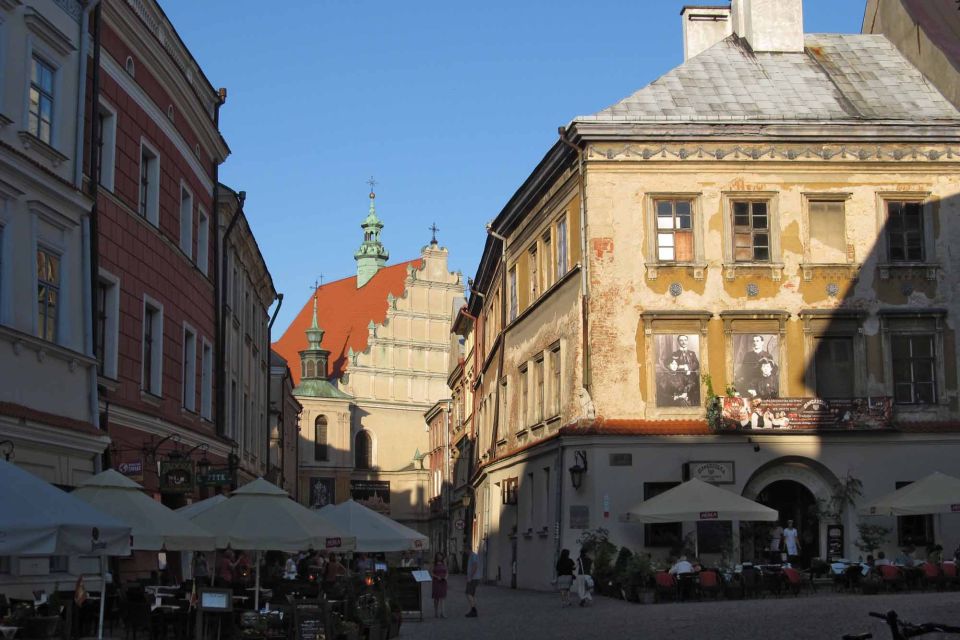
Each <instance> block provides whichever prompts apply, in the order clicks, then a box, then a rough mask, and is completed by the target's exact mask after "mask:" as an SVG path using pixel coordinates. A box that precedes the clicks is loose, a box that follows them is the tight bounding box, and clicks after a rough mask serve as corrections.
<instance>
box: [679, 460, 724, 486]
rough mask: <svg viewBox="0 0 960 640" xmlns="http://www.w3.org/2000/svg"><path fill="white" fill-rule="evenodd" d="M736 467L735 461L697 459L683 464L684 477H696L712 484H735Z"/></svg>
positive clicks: (685, 478)
mask: <svg viewBox="0 0 960 640" xmlns="http://www.w3.org/2000/svg"><path fill="white" fill-rule="evenodd" d="M735 470H736V467H735V466H734V463H733V461H722V462H721V461H702V462H700V461H697V462H686V463H684V465H683V479H684V480H690V479H692V478H696V479H697V480H702V481H704V482H709V483H711V484H734V483H735V482H736V473H735Z"/></svg>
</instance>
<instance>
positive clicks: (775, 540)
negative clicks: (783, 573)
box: [769, 522, 783, 564]
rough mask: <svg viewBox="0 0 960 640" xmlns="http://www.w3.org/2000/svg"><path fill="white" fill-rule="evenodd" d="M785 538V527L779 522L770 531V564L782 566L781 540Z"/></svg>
mask: <svg viewBox="0 0 960 640" xmlns="http://www.w3.org/2000/svg"><path fill="white" fill-rule="evenodd" d="M781 538H783V527H781V526H780V523H779V522H777V523H776V524H774V525H773V529H771V530H770V549H769V550H770V553H769V555H770V559H769V562H770V564H780V540H781Z"/></svg>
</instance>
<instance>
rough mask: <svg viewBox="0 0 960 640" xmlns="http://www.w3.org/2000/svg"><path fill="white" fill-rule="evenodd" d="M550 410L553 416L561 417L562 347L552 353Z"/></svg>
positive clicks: (554, 349)
mask: <svg viewBox="0 0 960 640" xmlns="http://www.w3.org/2000/svg"><path fill="white" fill-rule="evenodd" d="M550 378H551V380H550V400H551V402H550V408H551V412H550V413H551V415H554V416H559V415H560V345H557V346H556V347H554V348H553V349H552V350H551V351H550Z"/></svg>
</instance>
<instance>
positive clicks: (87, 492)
mask: <svg viewBox="0 0 960 640" xmlns="http://www.w3.org/2000/svg"><path fill="white" fill-rule="evenodd" d="M73 495H74V496H76V497H77V498H79V499H80V500H83V501H84V502H87V503H88V504H91V505H93V506H95V507H96V508H97V509H99V510H100V511H103V512H104V513H108V514H110V515H112V516H113V517H115V518H116V519H117V520H120V521H121V522H125V523H127V524H129V525H130V526H131V527H132V528H133V536H132V539H133V541H132V543H131V548H132V549H142V550H147V551H161V550H164V549H165V550H167V551H210V550H212V549H213V548H214V537H213V535H211V534H210V533H209V532H207V531H204V530H203V529H201V528H200V527H198V526H197V525H195V524H194V523H193V522H191V521H190V520H189V519H188V518H185V517H183V516H182V515H179V514H178V513H176V512H175V511H173V510H172V509H168V508H167V507H165V506H163V505H162V504H160V502H158V501H157V500H154V499H153V498H151V497H150V496H148V495H147V494H145V493H144V492H143V487H141V486H140V485H139V484H137V483H136V482H134V481H133V480H131V479H130V478H127V477H126V476H123V475H121V474H120V473H118V472H116V471H114V470H113V469H108V470H107V471H104V472H103V473H99V474H97V475H95V476H93V477H92V478H90V479H89V480H87V481H85V482H83V483H82V484H81V485H80V486H79V487H78V488H77V489H76V490H75V491H74V492H73Z"/></svg>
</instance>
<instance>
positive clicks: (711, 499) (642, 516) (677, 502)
mask: <svg viewBox="0 0 960 640" xmlns="http://www.w3.org/2000/svg"><path fill="white" fill-rule="evenodd" d="M630 515H631V517H632V518H636V519H637V520H639V521H640V522H700V521H709V520H746V521H763V522H773V521H775V520H777V518H779V517H780V515H779V514H778V513H777V511H776V509H771V508H770V507H767V506H764V505H762V504H760V503H759V502H754V501H753V500H749V499H747V498H744V497H743V496H741V495H738V494H736V493H733V492H732V491H727V490H726V489H721V488H720V487H717V486H715V485H712V484H710V483H707V482H704V481H702V480H698V479H696V478H693V479H691V480H687V481H686V482H684V483H683V484H680V485H677V486H676V487H674V488H673V489H670V490H668V491H664V492H663V493H661V494H660V495H658V496H656V497H653V498H650V499H649V500H645V501H644V502H643V504H641V505H640V506H639V507H638V508H636V509H634V510H632V511H631V513H630ZM698 546H699V545H698ZM697 551H699V548H698V549H697Z"/></svg>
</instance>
